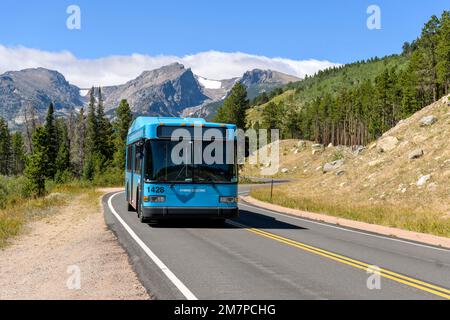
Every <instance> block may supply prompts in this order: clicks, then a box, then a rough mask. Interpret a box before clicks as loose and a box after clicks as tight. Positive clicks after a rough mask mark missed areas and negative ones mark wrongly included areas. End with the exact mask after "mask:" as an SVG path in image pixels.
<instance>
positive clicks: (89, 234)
mask: <svg viewBox="0 0 450 320" xmlns="http://www.w3.org/2000/svg"><path fill="white" fill-rule="evenodd" d="M111 191H114V190H113V189H105V190H102V193H104V194H105V193H107V192H111ZM78 271H79V278H78V277H77V274H78ZM78 279H79V280H80V281H79V282H78ZM78 284H79V285H80V286H79V288H78ZM0 299H8V300H16V299H25V300H34V299H38V300H48V299H58V300H72V299H73V300H85V299H86V300H100V299H106V300H118V299H128V300H146V299H149V295H148V293H147V292H146V290H145V288H144V287H143V286H142V285H141V283H140V282H139V280H138V279H137V277H136V275H135V273H134V271H133V270H132V267H131V265H130V263H129V261H128V256H127V254H126V252H125V251H124V250H123V249H122V248H121V247H120V245H119V244H118V242H117V239H116V238H115V236H114V234H113V233H112V232H111V231H109V230H108V228H107V226H106V224H105V221H104V218H103V213H102V209H101V207H100V204H99V203H98V204H97V205H95V204H93V203H92V201H90V200H89V199H87V196H86V195H83V194H82V195H76V196H75V197H74V198H73V200H71V201H70V203H69V204H68V205H66V206H64V207H62V208H61V210H60V211H59V212H58V213H57V214H53V215H50V216H48V217H45V218H43V219H40V220H39V221H34V222H30V223H29V224H28V226H27V231H26V232H25V234H24V235H23V236H21V237H18V238H17V239H15V240H13V241H12V244H11V245H10V246H8V247H6V248H5V249H3V250H0Z"/></svg>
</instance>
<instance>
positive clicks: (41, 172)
mask: <svg viewBox="0 0 450 320" xmlns="http://www.w3.org/2000/svg"><path fill="white" fill-rule="evenodd" d="M47 155H48V139H47V133H46V130H45V129H44V128H43V127H37V128H36V130H35V132H34V134H33V152H32V153H31V155H30V156H29V157H28V158H27V163H26V167H25V176H26V177H27V179H28V189H29V190H30V192H31V193H32V194H33V195H34V196H37V197H41V196H43V195H44V194H45V180H46V178H47V176H48V166H49V160H48V159H49V158H48V156H47Z"/></svg>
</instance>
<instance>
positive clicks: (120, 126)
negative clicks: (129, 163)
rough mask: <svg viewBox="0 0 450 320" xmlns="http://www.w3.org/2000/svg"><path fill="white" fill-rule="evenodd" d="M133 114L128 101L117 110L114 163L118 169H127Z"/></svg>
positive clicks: (124, 101)
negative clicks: (129, 132) (126, 160)
mask: <svg viewBox="0 0 450 320" xmlns="http://www.w3.org/2000/svg"><path fill="white" fill-rule="evenodd" d="M132 119H133V114H132V113H131V109H130V105H129V104H128V102H127V100H125V99H124V100H122V101H120V104H119V106H118V107H117V109H116V119H115V120H114V123H113V126H114V135H115V138H114V144H115V154H114V163H115V166H116V167H117V168H120V169H123V168H124V167H125V147H126V139H127V135H128V129H129V128H130V125H131V121H132Z"/></svg>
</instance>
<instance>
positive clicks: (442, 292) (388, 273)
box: [228, 221, 450, 300]
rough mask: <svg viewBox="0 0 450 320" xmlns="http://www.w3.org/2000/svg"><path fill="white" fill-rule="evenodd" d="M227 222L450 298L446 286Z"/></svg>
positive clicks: (449, 291)
mask: <svg viewBox="0 0 450 320" xmlns="http://www.w3.org/2000/svg"><path fill="white" fill-rule="evenodd" d="M228 223H229V224H231V225H233V226H235V227H239V228H243V229H245V230H247V231H249V232H251V233H254V234H257V235H259V236H263V237H265V238H269V239H272V240H275V241H277V242H280V243H284V244H287V245H289V246H292V247H295V248H298V249H302V250H304V251H307V252H310V253H313V254H316V255H319V256H322V257H324V258H328V259H331V260H334V261H337V262H340V263H343V264H346V265H349V266H352V267H354V268H357V269H361V270H364V271H368V270H370V271H371V272H372V273H374V274H379V275H380V276H382V277H384V278H386V279H390V280H393V281H395V282H398V283H401V284H404V285H407V286H410V287H413V288H416V289H419V290H422V291H425V292H428V293H431V294H434V295H437V296H439V297H441V298H444V299H449V300H450V290H448V289H446V288H442V287H439V286H436V285H433V284H430V283H427V282H424V281H421V280H418V279H414V278H411V277H407V276H404V275H402V274H398V273H396V272H393V271H390V270H387V269H383V268H379V270H372V267H373V266H372V265H369V264H367V263H365V262H362V261H358V260H355V259H352V258H349V257H345V256H342V255H339V254H336V253H333V252H330V251H326V250H323V249H320V248H316V247H313V246H310V245H307V244H304V243H301V242H298V241H295V240H291V239H288V238H284V237H281V236H279V235H276V234H273V233H269V232H266V231H263V230H260V229H256V228H252V227H249V226H246V225H243V224H240V223H237V222H234V221H228Z"/></svg>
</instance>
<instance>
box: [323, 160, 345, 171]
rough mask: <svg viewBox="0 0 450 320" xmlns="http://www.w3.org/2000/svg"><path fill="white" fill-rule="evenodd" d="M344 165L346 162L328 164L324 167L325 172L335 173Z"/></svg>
mask: <svg viewBox="0 0 450 320" xmlns="http://www.w3.org/2000/svg"><path fill="white" fill-rule="evenodd" d="M343 165H344V160H336V161H333V162H330V163H326V164H325V165H324V166H323V172H324V173H327V172H330V171H334V170H336V169H339V168H340V167H342V166H343Z"/></svg>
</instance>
